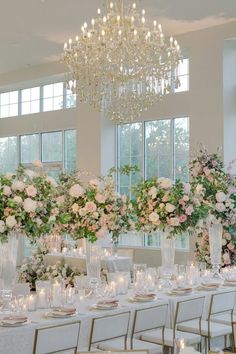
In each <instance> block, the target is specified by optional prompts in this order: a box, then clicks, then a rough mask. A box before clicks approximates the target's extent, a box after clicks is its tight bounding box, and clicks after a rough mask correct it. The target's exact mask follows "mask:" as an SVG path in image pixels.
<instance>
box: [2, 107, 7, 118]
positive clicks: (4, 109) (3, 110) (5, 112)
mask: <svg viewBox="0 0 236 354" xmlns="http://www.w3.org/2000/svg"><path fill="white" fill-rule="evenodd" d="M0 108H1V111H0V116H1V118H5V117H8V116H9V106H2V107H0Z"/></svg>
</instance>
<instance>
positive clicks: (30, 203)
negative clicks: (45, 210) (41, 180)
mask: <svg viewBox="0 0 236 354" xmlns="http://www.w3.org/2000/svg"><path fill="white" fill-rule="evenodd" d="M23 207H24V210H25V211H26V212H27V213H34V212H35V210H36V208H37V203H36V202H35V201H34V200H32V199H31V198H27V199H25V200H24V203H23Z"/></svg>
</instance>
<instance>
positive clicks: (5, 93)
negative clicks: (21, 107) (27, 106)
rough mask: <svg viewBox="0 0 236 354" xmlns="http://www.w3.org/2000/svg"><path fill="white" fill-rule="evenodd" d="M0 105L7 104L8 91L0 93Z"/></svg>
mask: <svg viewBox="0 0 236 354" xmlns="http://www.w3.org/2000/svg"><path fill="white" fill-rule="evenodd" d="M0 103H1V106H3V105H5V104H9V92H4V93H2V94H1V102H0Z"/></svg>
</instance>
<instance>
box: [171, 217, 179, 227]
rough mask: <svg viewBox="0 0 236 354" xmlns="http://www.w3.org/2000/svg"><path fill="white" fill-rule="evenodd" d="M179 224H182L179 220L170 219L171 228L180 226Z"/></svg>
mask: <svg viewBox="0 0 236 354" xmlns="http://www.w3.org/2000/svg"><path fill="white" fill-rule="evenodd" d="M179 223H180V221H179V219H178V218H170V219H169V224H170V225H171V226H179Z"/></svg>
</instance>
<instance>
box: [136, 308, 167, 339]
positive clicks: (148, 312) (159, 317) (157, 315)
mask: <svg viewBox="0 0 236 354" xmlns="http://www.w3.org/2000/svg"><path fill="white" fill-rule="evenodd" d="M167 313H168V304H163V305H158V306H152V307H149V308H144V309H139V310H136V311H135V315H134V324H133V333H132V334H133V335H135V334H137V333H141V332H145V331H150V330H152V329H157V328H163V327H165V324H166V320H167Z"/></svg>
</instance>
